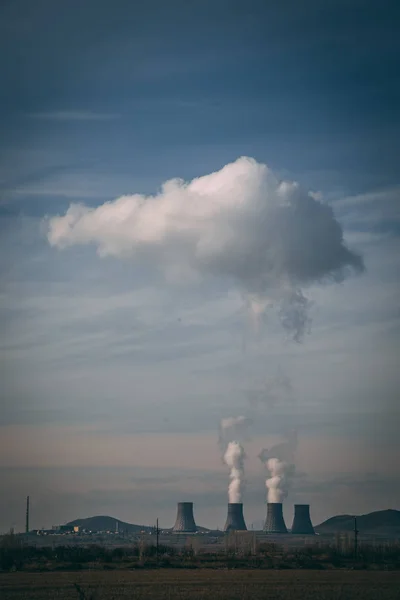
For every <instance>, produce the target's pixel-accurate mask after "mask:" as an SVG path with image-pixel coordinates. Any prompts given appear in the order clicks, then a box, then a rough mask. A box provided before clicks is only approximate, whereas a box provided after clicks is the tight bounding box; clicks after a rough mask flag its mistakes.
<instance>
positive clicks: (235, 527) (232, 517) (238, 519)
mask: <svg viewBox="0 0 400 600" xmlns="http://www.w3.org/2000/svg"><path fill="white" fill-rule="evenodd" d="M224 531H247V527H246V523H245V522H244V517H243V504H242V503H241V502H229V504H228V516H227V518H226V523H225V527H224Z"/></svg>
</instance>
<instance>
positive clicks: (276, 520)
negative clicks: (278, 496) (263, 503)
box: [264, 502, 287, 533]
mask: <svg viewBox="0 0 400 600" xmlns="http://www.w3.org/2000/svg"><path fill="white" fill-rule="evenodd" d="M264 531H265V532H266V533H287V529H286V525H285V521H284V518H283V511H282V503H281V502H268V504H267V518H266V521H265V526H264Z"/></svg>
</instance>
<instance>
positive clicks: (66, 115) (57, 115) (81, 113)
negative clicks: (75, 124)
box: [26, 110, 121, 121]
mask: <svg viewBox="0 0 400 600" xmlns="http://www.w3.org/2000/svg"><path fill="white" fill-rule="evenodd" d="M26 116H27V117H29V118H31V119H43V120H46V121H113V120H115V119H120V118H121V115H120V114H118V113H99V112H91V111H85V110H54V111H48V112H37V113H28V114H27V115H26Z"/></svg>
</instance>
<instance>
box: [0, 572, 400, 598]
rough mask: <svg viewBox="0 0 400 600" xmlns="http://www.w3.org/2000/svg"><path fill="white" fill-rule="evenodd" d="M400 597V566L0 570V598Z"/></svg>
mask: <svg viewBox="0 0 400 600" xmlns="http://www.w3.org/2000/svg"><path fill="white" fill-rule="evenodd" d="M17 598H18V599H19V598H21V599H26V600H28V599H29V600H39V599H40V600H42V599H47V600H50V599H51V600H53V599H57V600H72V599H77V600H103V599H104V600H105V599H108V600H117V599H119V598H132V599H134V600H142V599H143V600H144V599H147V600H167V599H168V600H175V599H182V600H183V599H189V600H190V599H192V598H196V599H204V600H219V599H221V600H222V599H226V600H228V599H229V600H258V599H260V600H261V599H268V600H270V599H273V600H275V599H276V600H339V599H340V600H350V599H353V598H354V599H359V600H395V599H396V600H400V572H378V571H376V572H370V571H369V572H365V571H364V572H363V571H339V570H337V571H257V570H254V571H251V570H246V571H244V570H243V571H240V570H211V569H210V570H206V569H201V570H200V569H199V570H181V569H169V570H168V569H162V570H157V571H156V570H154V571H151V570H149V571H114V572H95V571H80V572H58V573H57V572H55V573H8V574H0V599H1V600H14V599H17Z"/></svg>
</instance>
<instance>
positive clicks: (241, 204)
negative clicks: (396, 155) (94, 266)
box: [48, 157, 363, 341]
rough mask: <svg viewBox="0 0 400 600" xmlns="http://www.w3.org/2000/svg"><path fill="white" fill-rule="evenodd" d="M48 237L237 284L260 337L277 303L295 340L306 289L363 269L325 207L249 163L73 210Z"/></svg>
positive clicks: (177, 274) (184, 276)
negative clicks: (263, 321)
mask: <svg viewBox="0 0 400 600" xmlns="http://www.w3.org/2000/svg"><path fill="white" fill-rule="evenodd" d="M48 240H49V243H50V244H51V245H52V246H56V247H58V248H66V247H68V246H74V245H79V244H93V245H95V246H96V247H97V252H98V254H99V255H100V256H114V257H117V258H130V259H131V260H133V261H135V260H136V261H138V262H139V263H140V264H143V263H144V262H146V264H148V265H149V267H151V266H153V268H154V270H155V272H159V271H161V272H162V274H163V275H164V277H165V278H166V279H167V280H168V281H169V282H177V280H179V281H193V278H197V279H201V278H204V277H211V278H215V277H217V278H219V279H220V280H223V281H225V282H226V284H227V285H230V284H232V283H233V284H234V285H236V288H237V289H238V291H240V293H242V294H243V295H244V296H245V297H248V298H249V306H250V309H251V314H252V317H253V321H254V327H255V328H256V330H257V328H258V327H259V323H260V314H261V312H262V311H263V310H265V308H266V307H267V306H268V305H269V304H271V301H273V303H274V305H275V306H277V307H278V308H279V307H280V318H281V321H282V325H283V327H284V328H285V329H286V330H287V331H288V332H290V335H291V337H293V339H295V340H297V341H300V340H301V339H302V337H303V335H304V333H305V332H306V331H307V329H308V327H309V316H308V309H309V302H308V300H307V298H306V297H305V296H304V294H303V290H304V288H306V287H307V286H310V285H313V284H317V283H321V282H327V281H341V280H343V279H345V278H346V276H347V275H348V273H349V272H350V271H351V270H355V271H362V270H363V262H362V260H361V258H360V257H359V256H358V255H357V254H355V253H354V252H353V251H352V250H350V249H349V248H348V247H347V246H346V245H345V243H344V240H343V231H342V228H341V226H340V224H339V222H338V221H337V220H336V219H335V216H334V214H333V211H332V208H331V207H330V206H328V205H327V204H324V203H323V202H322V201H320V200H319V198H318V197H317V196H316V195H315V194H313V193H312V192H308V191H307V190H304V189H302V188H301V187H300V186H299V185H298V184H297V183H295V182H289V181H279V180H278V178H277V177H276V176H275V175H274V173H273V172H272V171H271V170H270V169H269V168H268V167H267V166H266V165H264V164H259V163H257V161H255V160H254V159H252V158H248V157H241V158H239V159H238V160H236V161H235V162H233V163H230V164H228V165H226V166H225V167H223V168H222V169H221V170H220V171H217V172H215V173H211V174H210V175H205V176H202V177H198V178H196V179H193V180H192V181H190V182H185V181H183V180H182V179H171V180H170V181H167V182H165V183H164V184H163V186H162V187H161V191H160V192H159V193H158V194H156V195H154V196H144V195H142V194H132V195H126V196H121V197H120V198H117V199H116V200H113V201H110V202H106V203H104V204H102V205H101V206H98V207H96V208H92V207H89V206H85V205H83V204H71V205H70V207H69V209H68V210H67V212H66V214H64V215H62V216H57V217H53V218H51V219H49V221H48Z"/></svg>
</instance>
